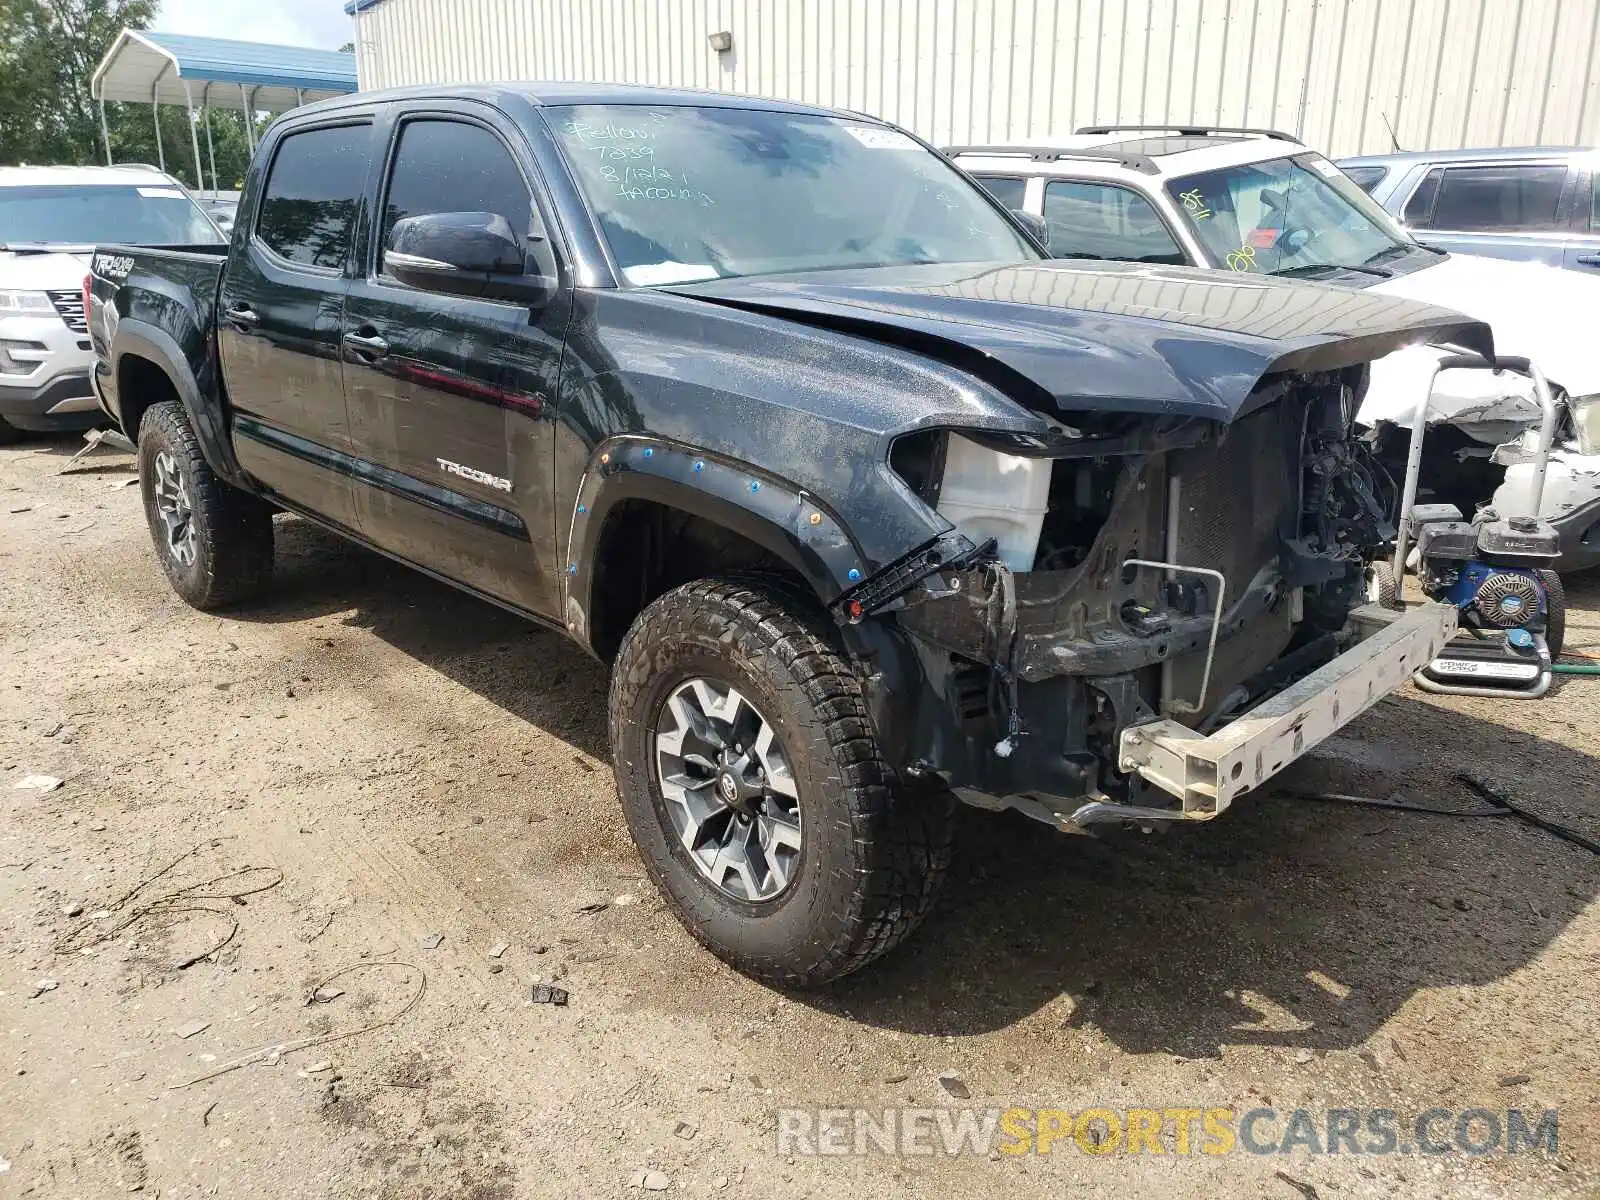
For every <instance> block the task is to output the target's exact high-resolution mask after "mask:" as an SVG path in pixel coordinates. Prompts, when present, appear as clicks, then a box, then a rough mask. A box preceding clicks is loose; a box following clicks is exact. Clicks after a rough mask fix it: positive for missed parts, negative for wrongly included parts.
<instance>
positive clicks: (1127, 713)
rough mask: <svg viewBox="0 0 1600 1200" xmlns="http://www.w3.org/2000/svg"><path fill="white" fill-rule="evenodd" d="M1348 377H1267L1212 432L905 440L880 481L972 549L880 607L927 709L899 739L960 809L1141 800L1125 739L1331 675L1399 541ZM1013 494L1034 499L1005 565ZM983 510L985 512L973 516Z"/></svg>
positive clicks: (1223, 715)
mask: <svg viewBox="0 0 1600 1200" xmlns="http://www.w3.org/2000/svg"><path fill="white" fill-rule="evenodd" d="M1362 375H1363V373H1362V369H1361V368H1359V367H1358V368H1351V369H1346V370H1339V371H1327V372H1320V373H1314V374H1302V375H1279V376H1272V377H1268V378H1267V379H1266V380H1264V381H1262V383H1261V384H1260V385H1258V387H1257V389H1256V391H1255V392H1254V393H1253V394H1252V396H1251V397H1250V400H1249V402H1248V403H1247V404H1246V405H1245V406H1244V407H1243V408H1242V409H1241V415H1240V416H1239V418H1238V419H1237V420H1235V421H1234V422H1232V423H1231V424H1229V425H1226V426H1219V425H1217V424H1216V423H1213V422H1204V421H1197V420H1192V419H1189V420H1181V421H1154V422H1153V421H1151V420H1150V419H1149V418H1145V419H1143V420H1142V421H1133V420H1129V419H1127V418H1120V419H1118V418H1107V417H1104V416H1102V417H1101V418H1100V422H1099V424H1098V425H1097V424H1096V423H1095V422H1094V421H1093V420H1086V421H1085V422H1084V424H1083V426H1082V427H1081V428H1074V429H1073V433H1074V434H1076V435H1077V436H1076V437H1074V438H1073V439H1072V440H1070V442H1068V443H1067V444H1065V445H1060V444H1058V445H1055V446H1053V447H1051V448H1050V450H1049V453H1048V454H1034V455H1023V454H1016V453H1013V452H1012V451H1013V450H1014V449H1016V447H1014V446H1012V445H1006V446H1004V447H1000V446H996V445H993V444H987V445H986V444H985V443H983V441H982V440H981V438H977V437H973V438H967V437H964V436H963V435H960V434H956V433H953V432H939V433H931V434H930V433H919V434H916V435H912V436H909V437H906V438H902V439H901V440H900V442H898V443H897V444H896V448H895V453H894V455H893V457H892V459H891V462H892V464H893V466H894V467H895V469H896V470H897V472H899V473H900V474H901V476H902V477H903V478H905V479H906V480H907V482H908V483H910V484H911V486H912V487H913V488H914V489H916V490H917V491H918V493H919V495H921V496H922V497H923V499H924V500H925V501H926V502H928V503H929V504H931V505H933V506H935V507H937V508H938V509H939V511H940V512H941V513H943V514H945V515H946V516H948V517H949V518H950V519H952V521H954V523H955V524H956V525H957V528H958V529H959V530H961V532H963V533H965V534H966V535H967V536H968V537H969V538H971V539H972V541H974V542H982V543H983V544H984V546H985V547H986V552H980V554H979V555H978V556H976V557H975V559H974V560H973V561H969V562H967V563H966V564H963V565H962V566H961V567H960V568H959V569H954V570H946V571H942V572H938V573H935V574H932V575H929V576H928V577H927V578H925V579H923V580H922V581H921V582H920V583H918V584H917V585H916V586H915V587H913V588H912V589H911V590H910V591H908V592H906V593H905V594H904V595H903V596H902V597H901V598H900V599H898V600H896V601H895V602H894V605H893V607H894V608H895V609H897V610H898V611H897V614H896V615H897V618H898V624H899V627H900V628H901V629H902V630H903V631H904V632H905V633H906V634H908V635H909V640H910V642H911V644H912V646H914V648H915V653H916V656H917V658H918V665H919V666H920V668H921V672H922V674H923V675H924V676H925V677H926V679H927V681H928V683H929V685H930V688H931V690H932V692H934V693H937V694H938V695H940V696H942V698H943V700H944V704H943V706H942V708H941V709H940V710H938V711H932V710H933V709H934V706H932V705H927V704H924V705H920V706H919V711H917V712H916V713H915V714H913V715H911V716H910V719H911V720H913V721H914V723H915V729H914V730H912V729H908V730H907V731H906V732H907V734H908V735H909V738H910V742H911V744H912V745H914V746H916V747H919V748H921V749H922V751H923V755H922V756H923V758H924V759H925V760H926V761H927V762H928V763H930V764H932V763H937V764H939V772H938V773H939V774H940V775H941V776H944V777H946V780H947V782H949V783H950V784H951V785H952V786H953V787H955V788H956V790H957V792H958V794H961V795H963V797H964V798H966V799H968V800H969V801H971V802H973V803H978V804H984V805H986V806H991V807H992V806H994V805H995V804H996V803H1000V804H1009V805H1012V806H1015V807H1021V808H1024V809H1028V808H1030V807H1034V806H1042V807H1043V808H1044V809H1045V810H1046V814H1060V813H1062V812H1065V811H1068V810H1070V809H1072V808H1074V807H1076V806H1077V805H1079V804H1081V803H1082V802H1083V801H1084V800H1085V799H1086V798H1094V799H1109V800H1114V801H1119V802H1122V803H1136V804H1144V803H1146V802H1147V801H1149V800H1151V799H1154V797H1152V796H1150V795H1149V794H1148V793H1149V791H1150V789H1148V788H1146V786H1145V785H1144V784H1143V783H1142V781H1140V780H1139V779H1138V778H1137V777H1136V776H1130V775H1128V774H1125V773H1123V772H1122V771H1120V770H1119V769H1118V766H1117V752H1116V746H1117V739H1118V736H1119V735H1120V733H1121V732H1122V731H1123V730H1124V729H1126V728H1127V727H1129V726H1131V725H1136V724H1139V723H1141V722H1144V721H1148V720H1153V719H1156V718H1157V717H1164V718H1168V719H1171V720H1174V721H1177V722H1180V723H1181V724H1183V725H1185V726H1188V727H1191V728H1193V729H1196V730H1199V731H1202V732H1210V731H1211V730H1214V729H1216V728H1218V727H1220V726H1222V725H1224V724H1225V723H1226V722H1227V721H1228V720H1229V719H1230V718H1231V717H1232V716H1233V715H1235V714H1237V713H1239V712H1242V711H1243V710H1245V709H1247V708H1249V707H1251V706H1252V705H1255V704H1257V703H1258V702H1260V701H1261V700H1263V699H1265V698H1267V697H1269V696H1272V695H1274V694H1275V693H1278V692H1280V691H1282V690H1283V689H1284V688H1286V687H1288V686H1289V685H1290V684H1292V683H1294V682H1295V681H1296V680H1298V679H1300V678H1303V677H1304V676H1305V675H1307V674H1309V673H1310V672H1311V671H1313V670H1315V669H1316V668H1317V667H1319V666H1321V665H1323V664H1324V663H1326V662H1328V661H1330V660H1331V659H1332V658H1333V657H1334V656H1335V655H1337V654H1338V653H1339V652H1340V651H1341V650H1342V649H1343V648H1344V646H1345V645H1346V644H1348V642H1349V637H1348V636H1347V632H1346V623H1347V618H1348V615H1349V613H1350V611H1351V610H1352V609H1353V608H1355V607H1357V606H1358V605H1360V604H1361V603H1362V602H1363V600H1364V598H1365V583H1364V570H1365V563H1366V560H1367V558H1368V557H1370V556H1371V555H1372V554H1373V553H1374V552H1375V551H1376V549H1377V548H1378V547H1379V546H1381V545H1383V544H1385V543H1386V542H1388V541H1389V540H1390V539H1391V538H1393V536H1394V533H1395V530H1394V528H1393V527H1392V526H1391V524H1390V523H1389V519H1388V516H1387V513H1388V512H1390V511H1392V509H1393V504H1394V499H1395V485H1394V482H1393V480H1392V479H1391V478H1390V477H1389V476H1388V475H1387V474H1386V473H1385V472H1384V470H1383V469H1382V468H1381V467H1380V466H1379V465H1378V464H1377V462H1376V460H1375V458H1374V457H1373V455H1372V454H1371V451H1370V448H1369V447H1368V445H1367V444H1366V443H1364V442H1362V441H1361V440H1360V439H1359V438H1358V437H1357V436H1356V433H1355V430H1354V414H1355V407H1356V402H1357V394H1358V390H1359V386H1360V384H1361V382H1362ZM956 438H961V440H962V441H964V442H966V443H967V444H966V445H963V446H960V447H959V449H958V451H957V452H956V453H952V452H951V445H952V440H953V439H956ZM975 451H979V452H980V453H975ZM983 455H987V456H988V460H987V461H988V470H989V472H990V473H991V477H990V478H987V479H974V478H972V477H971V473H972V472H973V471H974V470H979V469H981V464H982V461H983V459H982V456H983ZM952 463H954V464H957V465H958V466H959V472H958V474H957V477H955V478H952V475H951V472H950V466H951V464H952ZM1041 468H1047V469H1048V484H1047V487H1041V483H1040V477H1039V474H1038V472H1039V471H1040V469H1041ZM960 472H964V473H965V474H964V475H963V474H960ZM952 485H953V487H952ZM951 490H953V491H955V492H956V493H958V494H959V500H958V502H957V503H956V504H955V505H953V506H951V505H947V503H946V501H947V499H948V496H949V494H950V491H951ZM1029 492H1032V493H1034V494H1037V495H1042V496H1044V498H1045V503H1044V505H1043V510H1042V511H1041V512H1040V513H1039V514H1038V519H1037V524H1036V526H1035V527H1036V529H1037V533H1036V535H1035V537H1036V541H1035V542H1034V544H1033V545H1032V546H1027V547H1025V549H1026V556H1025V558H1021V557H1019V553H1020V551H1019V540H1018V537H1019V533H1018V528H1017V527H1018V526H1019V525H1020V526H1022V527H1023V533H1024V534H1025V533H1026V530H1027V528H1028V526H1029V524H1030V522H1031V521H1032V516H1031V510H1030V508H1029V506H1028V505H1027V504H1026V503H1025V501H1026V499H1027V494H1028V493H1029ZM984 495H988V496H990V497H991V498H992V511H988V512H976V511H974V509H975V507H978V506H977V505H976V504H975V499H974V498H975V497H981V496H984ZM930 769H931V768H930ZM1024 781H1026V782H1025V783H1024ZM1041 781H1043V783H1044V786H1041ZM1024 793H1026V794H1024ZM1166 800H1167V798H1166V797H1164V796H1162V797H1160V798H1159V799H1158V800H1157V802H1158V803H1164V802H1166ZM1046 814H1040V813H1035V815H1046ZM1047 819H1048V818H1047Z"/></svg>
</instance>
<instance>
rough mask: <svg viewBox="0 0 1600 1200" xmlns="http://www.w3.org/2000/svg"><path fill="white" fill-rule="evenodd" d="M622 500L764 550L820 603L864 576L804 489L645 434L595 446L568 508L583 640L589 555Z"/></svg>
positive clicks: (849, 545)
mask: <svg viewBox="0 0 1600 1200" xmlns="http://www.w3.org/2000/svg"><path fill="white" fill-rule="evenodd" d="M630 499H646V500H653V501H656V502H658V503H661V504H665V505H667V506H668V507H671V508H677V509H681V510H683V511H684V512H688V513H693V514H695V515H696V516H702V517H705V518H706V519H708V520H710V521H713V522H715V523H716V524H718V525H721V526H723V527H724V528H727V529H730V530H732V531H733V532H735V533H737V534H739V535H741V536H742V537H745V538H747V539H749V540H750V541H752V542H754V543H755V544H756V545H758V546H761V547H762V548H763V549H765V550H768V551H769V552H771V553H772V554H774V555H775V556H777V557H778V558H779V559H780V560H782V561H783V562H784V563H786V564H788V565H789V566H790V567H792V568H793V569H794V570H795V571H796V572H797V573H798V574H800V575H801V577H802V578H804V579H805V580H806V582H807V583H808V584H810V586H811V588H812V590H813V591H815V592H816V594H817V596H818V597H819V598H820V599H821V600H822V601H823V602H824V603H831V602H832V601H833V600H835V599H837V598H838V597H839V595H840V594H841V593H843V592H844V591H846V590H847V589H849V588H851V587H853V586H854V585H855V584H856V583H858V582H859V581H860V580H862V579H864V578H865V577H866V575H867V573H868V571H869V570H870V567H869V564H868V561H867V559H866V557H865V555H864V554H863V553H862V551H861V549H860V547H859V546H857V544H856V543H855V542H854V541H853V540H852V539H851V537H850V535H849V533H848V532H847V531H846V530H845V527H844V525H843V523H842V522H841V521H840V519H839V517H838V516H836V515H835V514H834V513H833V512H832V511H831V510H830V509H829V508H828V506H827V505H825V504H824V503H822V502H821V501H820V500H819V499H818V498H817V497H815V496H813V495H811V494H809V493H808V492H806V491H805V490H804V489H802V488H799V487H797V486H795V485H794V484H792V483H790V482H789V481H787V480H784V479H782V478H780V477H778V476H776V475H773V474H770V473H768V472H765V471H757V470H753V469H752V468H751V467H749V466H748V465H747V464H743V463H737V462H733V461H731V460H729V459H726V458H723V457H721V456H718V455H714V454H710V453H707V452H706V451H705V450H704V449H702V448H699V447H694V446H685V445H682V444H680V443H676V442H671V441H668V440H666V439H664V438H659V437H650V436H646V435H623V436H619V437H613V438H610V439H608V440H606V441H605V442H602V443H601V444H600V445H599V446H596V447H595V450H594V453H593V455H592V456H591V457H590V460H589V468H588V470H587V471H586V472H585V473H584V477H583V482H582V483H581V484H580V485H579V488H578V495H577V499H576V501H575V502H574V504H573V510H572V517H571V530H570V532H569V535H568V538H567V546H568V562H567V564H566V572H565V587H564V603H563V609H564V611H565V615H566V622H567V628H568V630H569V631H570V632H572V633H573V634H575V635H576V636H577V637H579V638H583V639H587V637H588V633H589V613H590V611H591V610H592V601H593V586H594V564H595V552H596V550H597V548H598V545H599V540H600V535H601V531H602V530H603V529H604V528H605V523H606V517H607V516H608V515H609V514H610V512H611V511H612V510H613V509H614V508H615V507H616V506H617V505H618V504H620V503H622V502H623V501H625V500H630Z"/></svg>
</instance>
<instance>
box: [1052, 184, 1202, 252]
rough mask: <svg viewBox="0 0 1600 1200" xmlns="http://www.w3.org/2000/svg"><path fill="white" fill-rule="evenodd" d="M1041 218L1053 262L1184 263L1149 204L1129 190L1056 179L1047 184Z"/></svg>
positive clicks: (1178, 250)
mask: <svg viewBox="0 0 1600 1200" xmlns="http://www.w3.org/2000/svg"><path fill="white" fill-rule="evenodd" d="M1044 220H1045V224H1046V225H1048V226H1050V253H1051V254H1053V255H1055V256H1056V257H1057V258H1114V259H1123V260H1126V261H1128V262H1148V263H1182V262H1183V261H1184V257H1183V251H1181V250H1180V249H1178V243H1177V242H1175V241H1173V239H1172V234H1171V233H1169V232H1168V231H1167V227H1166V225H1164V224H1163V223H1162V221H1161V218H1160V217H1159V216H1157V215H1156V210H1155V208H1154V207H1153V206H1152V205H1151V203H1150V201H1148V200H1146V199H1145V198H1144V197H1143V196H1141V195H1139V193H1137V192H1132V191H1129V190H1128V189H1127V188H1122V187H1113V186H1111V185H1109V184H1103V183H1071V182H1067V181H1065V180H1054V181H1052V182H1050V183H1048V184H1046V185H1045V189H1044Z"/></svg>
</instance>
